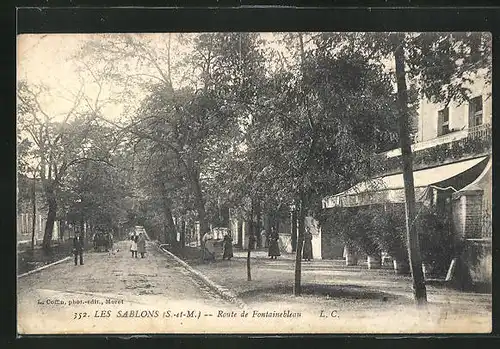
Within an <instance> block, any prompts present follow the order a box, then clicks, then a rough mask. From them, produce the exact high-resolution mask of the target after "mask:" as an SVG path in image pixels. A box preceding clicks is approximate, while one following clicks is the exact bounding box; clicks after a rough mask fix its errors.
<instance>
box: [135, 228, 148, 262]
mask: <svg viewBox="0 0 500 349" xmlns="http://www.w3.org/2000/svg"><path fill="white" fill-rule="evenodd" d="M137 252H139V253H140V254H141V258H144V254H145V253H146V237H145V236H144V233H139V238H138V239H137Z"/></svg>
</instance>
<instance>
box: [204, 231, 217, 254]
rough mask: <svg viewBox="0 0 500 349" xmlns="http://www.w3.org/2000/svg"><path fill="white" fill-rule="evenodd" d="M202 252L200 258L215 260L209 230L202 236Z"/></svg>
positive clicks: (213, 246) (212, 237) (211, 236)
mask: <svg viewBox="0 0 500 349" xmlns="http://www.w3.org/2000/svg"><path fill="white" fill-rule="evenodd" d="M202 242H203V252H202V259H203V260H204V261H215V245H214V243H215V241H214V236H213V234H212V233H211V232H207V233H205V235H203V238H202Z"/></svg>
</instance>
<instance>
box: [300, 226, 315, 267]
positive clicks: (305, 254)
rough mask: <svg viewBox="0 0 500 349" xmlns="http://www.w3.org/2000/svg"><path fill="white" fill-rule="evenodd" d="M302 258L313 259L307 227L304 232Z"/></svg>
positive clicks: (310, 238)
mask: <svg viewBox="0 0 500 349" xmlns="http://www.w3.org/2000/svg"><path fill="white" fill-rule="evenodd" d="M302 258H303V259H305V260H306V261H310V260H311V259H313V248H312V234H311V231H310V230H309V228H307V230H306V232H305V234H304V247H303V249H302Z"/></svg>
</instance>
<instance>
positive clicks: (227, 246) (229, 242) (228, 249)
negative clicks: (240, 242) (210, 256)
mask: <svg viewBox="0 0 500 349" xmlns="http://www.w3.org/2000/svg"><path fill="white" fill-rule="evenodd" d="M222 248H223V253H222V259H223V260H224V259H226V258H227V259H228V260H230V259H231V258H232V257H233V238H232V237H231V233H228V234H227V235H226V236H224V241H223V245H222Z"/></svg>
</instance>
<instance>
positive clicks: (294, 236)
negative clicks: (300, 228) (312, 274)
mask: <svg viewBox="0 0 500 349" xmlns="http://www.w3.org/2000/svg"><path fill="white" fill-rule="evenodd" d="M290 234H291V239H292V252H296V251H297V211H296V209H294V210H293V211H292V212H291V213H290Z"/></svg>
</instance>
